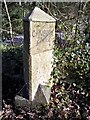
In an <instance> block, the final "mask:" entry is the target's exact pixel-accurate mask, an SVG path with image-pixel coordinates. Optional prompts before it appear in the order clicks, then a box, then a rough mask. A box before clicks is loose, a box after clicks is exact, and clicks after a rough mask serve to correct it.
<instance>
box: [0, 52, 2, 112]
mask: <svg viewBox="0 0 90 120" xmlns="http://www.w3.org/2000/svg"><path fill="white" fill-rule="evenodd" d="M0 110H2V52H1V50H0Z"/></svg>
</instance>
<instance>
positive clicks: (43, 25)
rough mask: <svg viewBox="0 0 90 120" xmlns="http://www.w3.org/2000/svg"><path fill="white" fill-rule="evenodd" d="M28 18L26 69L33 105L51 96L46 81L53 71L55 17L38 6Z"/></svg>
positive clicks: (45, 101) (43, 101) (26, 24)
mask: <svg viewBox="0 0 90 120" xmlns="http://www.w3.org/2000/svg"><path fill="white" fill-rule="evenodd" d="M40 15H41V17H40ZM45 16H46V17H45ZM26 18H27V17H26ZM26 18H25V19H24V51H25V52H24V58H25V60H24V65H25V67H24V71H25V76H26V77H25V81H27V80H26V78H27V79H28V84H29V100H30V101H32V105H35V104H38V103H39V104H40V103H41V104H45V103H47V102H48V101H49V98H50V89H48V88H47V87H46V83H47V82H48V80H49V78H50V74H51V71H52V62H53V54H52V51H53V45H54V39H55V19H54V18H52V17H51V16H49V15H48V14H46V13H45V12H44V11H42V10H41V9H39V8H37V7H36V8H35V9H34V10H33V12H32V13H31V16H28V19H29V20H28V19H26ZM28 26H29V27H28Z"/></svg>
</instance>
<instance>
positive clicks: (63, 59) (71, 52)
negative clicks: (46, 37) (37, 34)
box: [52, 19, 90, 82]
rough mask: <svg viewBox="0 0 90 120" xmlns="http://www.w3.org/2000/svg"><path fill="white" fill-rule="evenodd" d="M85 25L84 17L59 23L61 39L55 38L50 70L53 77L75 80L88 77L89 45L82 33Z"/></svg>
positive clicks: (84, 79)
mask: <svg viewBox="0 0 90 120" xmlns="http://www.w3.org/2000/svg"><path fill="white" fill-rule="evenodd" d="M73 21H74V20H73ZM83 21H84V22H83ZM85 23H86V24H85ZM87 26H88V24H87V22H86V20H84V19H80V20H78V21H76V23H74V24H72V21H70V20H69V21H65V22H61V23H60V25H59V29H60V31H62V33H63V40H61V39H59V40H58V38H56V46H55V48H54V64H53V71H52V75H53V78H54V79H61V80H62V79H63V80H75V81H76V82H77V81H78V82H81V81H80V80H82V81H83V82H84V81H86V80H87V79H89V78H88V77H89V76H90V46H89V43H88V42H87V41H86V37H87V36H86V35H85V33H84V30H85V28H86V27H87ZM59 42H60V43H59Z"/></svg>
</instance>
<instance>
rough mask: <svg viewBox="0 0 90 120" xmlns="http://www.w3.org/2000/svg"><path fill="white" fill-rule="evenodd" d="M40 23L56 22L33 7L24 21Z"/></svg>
mask: <svg viewBox="0 0 90 120" xmlns="http://www.w3.org/2000/svg"><path fill="white" fill-rule="evenodd" d="M29 20H30V21H42V22H55V21H56V20H55V19H54V18H53V17H52V16H50V15H48V14H47V13H45V12H44V11H43V10H41V9H40V8H38V7H35V8H34V10H33V11H32V12H31V13H29V14H28V15H27V16H26V17H25V18H24V21H29Z"/></svg>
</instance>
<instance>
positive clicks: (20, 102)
mask: <svg viewBox="0 0 90 120" xmlns="http://www.w3.org/2000/svg"><path fill="white" fill-rule="evenodd" d="M15 105H16V106H17V107H21V108H23V109H25V110H29V109H30V107H31V102H30V101H29V100H27V99H25V98H23V97H22V96H19V95H16V96H15Z"/></svg>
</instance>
